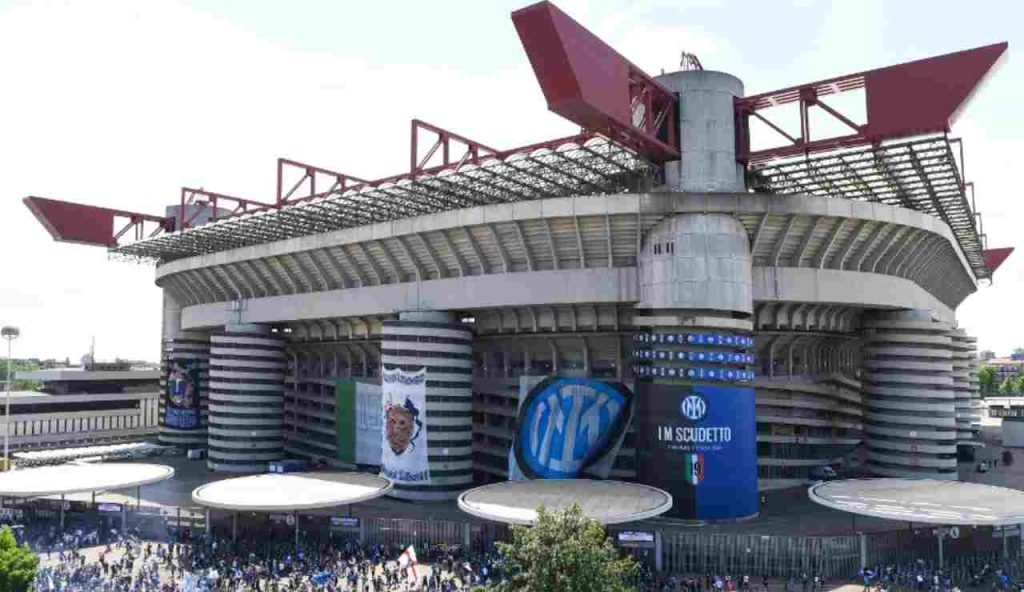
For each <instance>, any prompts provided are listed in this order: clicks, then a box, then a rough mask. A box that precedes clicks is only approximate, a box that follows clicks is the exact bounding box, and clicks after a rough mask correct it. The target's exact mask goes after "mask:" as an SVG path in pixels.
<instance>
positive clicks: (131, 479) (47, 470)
mask: <svg viewBox="0 0 1024 592" xmlns="http://www.w3.org/2000/svg"><path fill="white" fill-rule="evenodd" d="M173 476H174V469H173V468H171V467H168V466H167V465H154V464H147V463H92V464H82V465H51V466H46V467H37V468H32V469H16V470H13V471H7V472H5V473H0V496H9V497H37V496H43V495H57V494H65V493H81V492H83V491H107V490H110V489H126V488H128V487H137V486H140V485H149V484H150V483H156V482H158V481H163V480H165V479H170V478H171V477H173Z"/></svg>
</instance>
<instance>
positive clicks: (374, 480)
mask: <svg viewBox="0 0 1024 592" xmlns="http://www.w3.org/2000/svg"><path fill="white" fill-rule="evenodd" d="M390 489H391V480H390V479H387V478H385V477H380V476H377V475H369V474H366V473H284V474H281V473H263V474H260V475H250V476H248V477H235V478H233V479H224V480H222V481H214V482H212V483H206V484H205V485H200V486H199V487H196V488H195V490H194V491H193V492H192V501H194V502H196V503H197V504H201V505H203V506H207V507H210V508H218V509H221V510H236V511H240V512H293V511H295V510H314V509H318V508H331V507H334V506H343V505H346V504H355V503H358V502H365V501H368V500H371V499H374V498H377V497H380V496H382V495H384V494H385V493H387V492H388V491H389V490H390Z"/></svg>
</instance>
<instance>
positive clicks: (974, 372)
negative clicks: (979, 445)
mask: <svg viewBox="0 0 1024 592" xmlns="http://www.w3.org/2000/svg"><path fill="white" fill-rule="evenodd" d="M967 346H968V348H969V349H968V353H969V358H968V366H967V377H968V381H969V383H970V386H971V435H972V437H973V438H974V440H975V441H980V440H981V413H982V408H983V407H984V404H983V403H982V402H981V382H980V381H979V380H978V339H977V338H976V337H973V336H971V335H968V336H967Z"/></svg>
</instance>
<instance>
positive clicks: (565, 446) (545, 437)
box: [513, 377, 633, 479]
mask: <svg viewBox="0 0 1024 592" xmlns="http://www.w3.org/2000/svg"><path fill="white" fill-rule="evenodd" d="M632 416H633V393H632V392H630V391H629V389H627V388H626V387H625V386H624V385H622V384H618V383H611V382H602V381H599V380H592V379H587V378H563V377H549V378H547V379H545V380H544V381H542V382H541V383H539V384H538V385H537V386H535V387H533V389H532V390H530V392H529V393H527V395H526V397H525V398H524V400H523V404H522V406H520V408H519V418H518V423H517V426H516V437H515V442H514V444H513V447H514V449H513V451H514V454H515V458H516V462H517V463H518V464H519V468H520V469H521V470H522V472H523V475H525V476H526V477H527V478H529V479H573V478H577V477H579V476H580V474H581V473H585V472H586V470H587V469H588V468H589V467H591V465H593V464H594V463H596V462H597V461H599V460H601V459H602V458H604V457H605V456H606V455H608V454H609V453H610V452H611V448H614V447H617V446H618V444H619V443H620V442H621V440H622V435H623V434H624V433H625V430H626V429H627V428H628V426H629V421H630V419H631V418H632Z"/></svg>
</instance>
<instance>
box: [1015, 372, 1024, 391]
mask: <svg viewBox="0 0 1024 592" xmlns="http://www.w3.org/2000/svg"><path fill="white" fill-rule="evenodd" d="M1016 382H1017V394H1019V395H1024V374H1021V375H1020V376H1018V377H1017V380H1016Z"/></svg>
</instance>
